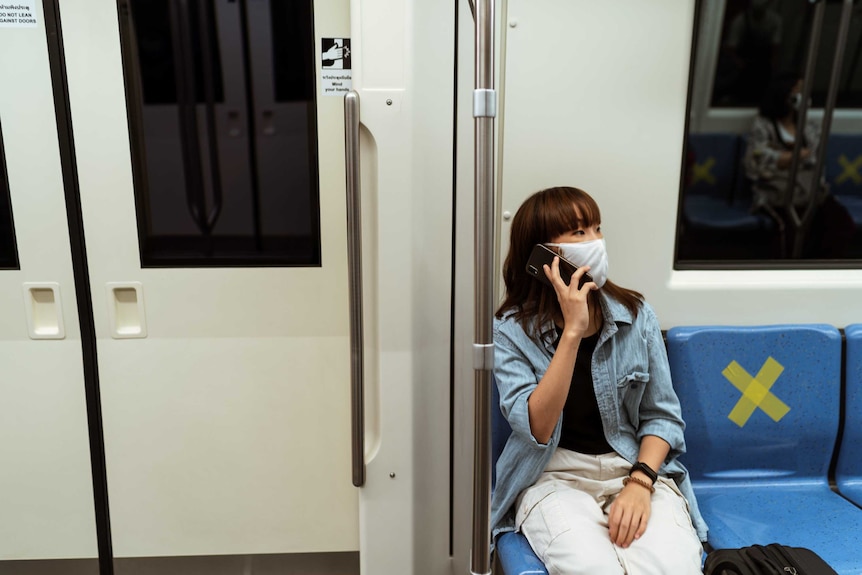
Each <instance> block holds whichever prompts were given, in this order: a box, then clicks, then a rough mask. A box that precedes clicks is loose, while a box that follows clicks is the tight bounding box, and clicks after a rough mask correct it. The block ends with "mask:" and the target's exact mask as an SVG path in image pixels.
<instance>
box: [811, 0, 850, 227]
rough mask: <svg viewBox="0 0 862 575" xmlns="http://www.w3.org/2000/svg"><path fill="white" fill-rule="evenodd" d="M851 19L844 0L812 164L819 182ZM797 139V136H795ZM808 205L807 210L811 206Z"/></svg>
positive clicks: (848, 4) (848, 6)
mask: <svg viewBox="0 0 862 575" xmlns="http://www.w3.org/2000/svg"><path fill="white" fill-rule="evenodd" d="M852 19H853V0H844V3H843V5H842V6H841V21H840V23H839V24H838V37H837V39H836V40H835V55H834V56H833V58H832V73H831V76H830V77H829V91H828V92H826V104H825V106H824V108H823V123H822V124H821V126H820V144H819V145H818V147H817V163H816V164H815V165H814V181H815V182H818V183H819V182H820V180H821V179H822V176H823V166H824V164H825V161H826V147H827V146H826V143H827V141H828V140H829V133H830V132H831V131H832V115H833V113H834V112H835V102H836V101H837V100H838V84H839V83H840V82H841V68H842V65H843V63H844V52H845V50H846V49H847V37H848V36H849V33H850V21H851V20H852ZM797 139H798V138H797ZM813 202H814V197H812V204H811V205H810V206H809V211H811V208H813V205H814V204H813Z"/></svg>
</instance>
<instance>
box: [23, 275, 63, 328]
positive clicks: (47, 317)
mask: <svg viewBox="0 0 862 575" xmlns="http://www.w3.org/2000/svg"><path fill="white" fill-rule="evenodd" d="M24 308H25V310H26V313H27V328H28V331H29V332H30V339H64V338H65V337H66V329H65V327H64V326H63V304H62V303H61V300H60V284H58V283H56V282H46V283H31V282H27V283H25V284H24Z"/></svg>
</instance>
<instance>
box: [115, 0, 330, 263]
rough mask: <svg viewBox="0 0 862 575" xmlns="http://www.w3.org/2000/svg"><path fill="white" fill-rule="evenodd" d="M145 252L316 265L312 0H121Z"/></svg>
mask: <svg viewBox="0 0 862 575" xmlns="http://www.w3.org/2000/svg"><path fill="white" fill-rule="evenodd" d="M118 3H119V10H120V22H121V37H122V49H123V61H124V68H125V80H126V98H127V106H128V110H129V131H130V135H131V148H132V156H133V172H134V180H135V198H136V204H137V213H138V235H139V243H140V250H141V262H142V265H143V266H145V267H165V266H243V265H245V266H248V265H284V266H319V265H320V263H321V254H320V222H319V220H320V213H319V212H320V202H319V189H318V186H319V182H318V164H317V117H316V102H315V81H314V67H315V59H314V51H313V48H314V43H313V36H314V35H313V26H312V22H313V21H312V3H311V0H301V1H298V2H276V1H272V2H254V3H249V2H246V1H243V0H240V1H236V0H155V1H153V0H118Z"/></svg>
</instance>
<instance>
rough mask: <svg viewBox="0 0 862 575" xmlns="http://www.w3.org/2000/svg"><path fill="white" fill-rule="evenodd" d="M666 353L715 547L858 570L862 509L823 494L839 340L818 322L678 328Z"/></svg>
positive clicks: (835, 414) (835, 419)
mask: <svg viewBox="0 0 862 575" xmlns="http://www.w3.org/2000/svg"><path fill="white" fill-rule="evenodd" d="M667 339H668V355H669V358H670V366H671V372H672V375H673V381H674V385H675V388H676V390H677V394H678V395H679V398H680V402H681V403H682V410H683V418H684V419H685V421H686V424H687V427H686V444H687V452H686V454H685V455H684V456H683V457H682V458H681V460H682V461H683V462H684V463H685V464H686V466H687V467H688V469H689V472H690V473H691V478H692V482H693V484H694V488H695V493H696V494H697V499H698V504H699V506H700V510H701V512H702V513H703V516H704V518H705V519H706V522H707V524H708V525H709V543H710V545H712V547H714V548H716V549H721V548H733V547H744V546H747V545H752V544H768V543H773V542H779V543H783V544H785V545H792V546H799V547H808V548H810V549H813V550H814V551H815V552H816V553H818V554H819V555H820V556H821V557H823V558H824V559H825V560H826V561H827V562H828V563H829V564H830V565H832V566H833V568H834V569H835V570H836V571H838V572H839V573H841V574H845V573H847V574H849V573H862V555H860V554H859V553H858V540H859V533H860V531H861V530H862V510H860V509H859V508H857V507H856V506H854V505H853V504H851V503H850V502H848V501H847V500H845V499H843V498H842V497H840V496H839V495H837V494H836V493H834V492H832V491H831V490H830V488H829V482H828V478H827V473H828V469H829V463H830V460H831V457H832V452H833V449H834V446H835V441H836V437H837V434H838V424H839V402H840V380H841V336H840V334H839V333H838V330H836V329H835V328H834V327H832V326H827V325H784V326H765V327H681V328H673V329H671V330H669V331H668V334H667Z"/></svg>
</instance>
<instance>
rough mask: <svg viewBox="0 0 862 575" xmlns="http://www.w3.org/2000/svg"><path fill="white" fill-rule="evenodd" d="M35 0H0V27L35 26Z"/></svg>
mask: <svg viewBox="0 0 862 575" xmlns="http://www.w3.org/2000/svg"><path fill="white" fill-rule="evenodd" d="M36 2H37V0H17V1H15V2H3V1H2V0H0V28H35V27H36V25H37V24H38V22H37V21H36Z"/></svg>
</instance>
